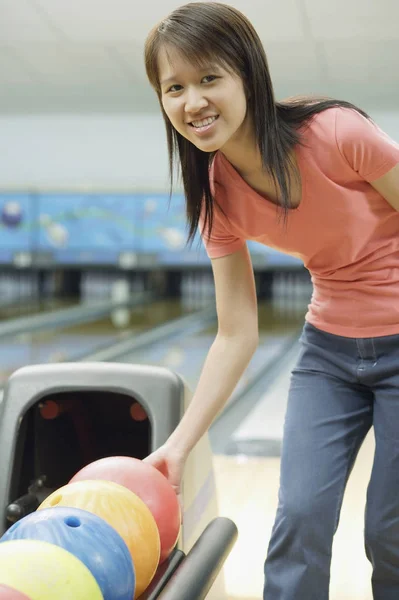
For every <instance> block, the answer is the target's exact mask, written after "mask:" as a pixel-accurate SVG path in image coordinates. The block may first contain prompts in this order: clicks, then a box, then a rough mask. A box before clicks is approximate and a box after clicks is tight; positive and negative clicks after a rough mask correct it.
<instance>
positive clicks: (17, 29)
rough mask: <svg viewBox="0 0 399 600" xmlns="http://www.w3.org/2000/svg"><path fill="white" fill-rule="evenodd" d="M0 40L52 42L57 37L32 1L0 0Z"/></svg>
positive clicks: (5, 42) (5, 41) (4, 42)
mask: <svg viewBox="0 0 399 600" xmlns="http://www.w3.org/2000/svg"><path fill="white" fill-rule="evenodd" d="M0 15H1V18H0V40H1V43H2V44H7V43H8V42H19V41H43V42H52V41H54V40H56V39H58V38H59V35H58V32H57V31H56V30H55V29H54V28H53V27H52V26H51V24H50V23H49V22H48V20H47V19H45V18H43V14H42V12H41V11H40V9H39V10H38V9H37V7H36V6H35V4H34V3H32V2H30V1H29V0H0Z"/></svg>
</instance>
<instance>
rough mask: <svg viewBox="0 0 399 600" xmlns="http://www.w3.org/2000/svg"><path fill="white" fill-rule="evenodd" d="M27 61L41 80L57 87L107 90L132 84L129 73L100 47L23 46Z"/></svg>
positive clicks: (110, 53)
mask: <svg viewBox="0 0 399 600" xmlns="http://www.w3.org/2000/svg"><path fill="white" fill-rule="evenodd" d="M16 52H20V53H21V55H22V56H24V59H25V60H26V61H27V62H28V64H30V65H31V66H32V67H33V68H34V69H35V70H36V71H37V72H38V73H40V76H41V79H42V80H43V81H46V82H48V83H52V84H54V85H61V86H63V87H68V86H69V85H71V86H75V85H82V86H91V85H93V84H96V83H100V84H101V85H102V86H103V87H105V86H106V85H110V84H122V83H123V82H125V81H128V78H127V76H126V73H125V72H124V70H123V68H122V67H121V66H120V65H119V63H117V62H115V60H114V57H113V55H112V51H108V49H107V47H104V46H100V45H98V44H95V45H94V44H64V43H55V44H25V45H24V46H23V47H22V46H19V47H18V49H16Z"/></svg>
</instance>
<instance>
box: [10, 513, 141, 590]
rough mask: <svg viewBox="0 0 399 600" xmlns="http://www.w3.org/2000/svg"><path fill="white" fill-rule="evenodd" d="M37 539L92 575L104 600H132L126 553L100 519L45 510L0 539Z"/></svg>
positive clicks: (132, 583)
mask: <svg viewBox="0 0 399 600" xmlns="http://www.w3.org/2000/svg"><path fill="white" fill-rule="evenodd" d="M10 540H41V541H43V542H49V543H50V544H54V545H56V546H60V547H61V548H64V549H65V550H67V551H68V552H70V553H71V554H73V555H75V556H76V557H77V558H78V559H79V560H80V561H81V562H82V563H84V564H85V565H86V566H87V568H88V569H89V570H90V571H91V572H92V574H93V576H94V577H95V579H96V580H97V583H98V585H99V587H100V589H101V592H102V594H103V596H104V600H132V598H133V596H134V593H135V587H136V578H135V572H134V565H133V561H132V557H131V555H130V552H129V550H128V548H127V546H126V544H125V542H124V540H123V539H122V538H121V537H120V535H119V533H117V532H116V531H115V529H114V528H113V527H111V526H110V525H109V524H108V523H106V522H105V521H104V520H103V519H101V518H100V517H98V516H97V515H94V514H92V513H90V512H88V511H86V510H81V509H78V508H69V507H55V508H47V509H44V510H40V511H37V512H34V513H32V514H30V515H28V516H26V517H24V518H23V519H21V520H20V521H17V523H15V524H14V525H13V526H12V527H10V529H9V530H8V531H6V533H5V534H4V535H3V537H2V538H1V539H0V543H1V542H8V541H10Z"/></svg>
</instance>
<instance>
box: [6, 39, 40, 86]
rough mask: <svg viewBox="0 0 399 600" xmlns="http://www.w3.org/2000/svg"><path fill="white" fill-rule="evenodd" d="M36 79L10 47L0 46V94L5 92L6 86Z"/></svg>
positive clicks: (29, 82) (33, 73) (28, 67)
mask: <svg viewBox="0 0 399 600" xmlns="http://www.w3.org/2000/svg"><path fill="white" fill-rule="evenodd" d="M37 79H38V78H37V74H36V73H35V72H34V71H33V70H32V68H31V67H30V66H29V65H28V64H27V63H26V61H25V60H24V59H23V58H21V57H20V56H18V55H16V53H15V51H14V50H13V49H12V48H7V47H6V46H0V87H1V94H0V95H2V94H4V93H5V92H6V89H5V88H6V86H12V85H18V84H32V83H34V82H35V81H37Z"/></svg>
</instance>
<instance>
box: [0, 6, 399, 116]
mask: <svg viewBox="0 0 399 600" xmlns="http://www.w3.org/2000/svg"><path fill="white" fill-rule="evenodd" d="M183 3H184V0H182V1H180V2H178V1H175V0H0V113H2V114H10V113H48V112H102V113H115V112H116V113H120V112H153V111H157V112H158V110H159V109H158V105H157V101H156V98H155V95H154V92H153V91H152V89H151V88H150V86H149V84H148V82H147V80H146V76H145V71H144V66H143V44H144V40H145V38H146V36H147V34H148V32H149V30H150V29H151V28H152V26H153V25H155V23H157V22H158V21H159V20H160V19H161V18H163V17H164V16H166V15H167V14H168V13H169V12H170V11H171V10H173V9H174V8H176V7H177V6H179V5H181V4H183ZM227 3H228V4H230V5H232V6H235V7H237V8H239V9H240V10H242V11H243V12H244V13H245V14H246V15H247V16H248V17H249V18H250V19H251V21H252V22H253V24H254V25H255V27H256V29H257V31H258V33H259V35H260V37H261V39H262V41H263V43H264V46H265V49H266V53H267V55H268V59H269V65H270V70H271V74H272V79H273V81H274V86H275V91H276V96H277V98H279V99H280V98H284V97H285V96H290V95H294V94H307V93H319V94H323V95H330V96H334V97H336V98H340V99H345V100H349V101H351V102H355V103H357V104H360V105H361V106H363V107H364V108H366V109H368V110H369V109H370V108H389V109H398V105H399V0H230V2H227Z"/></svg>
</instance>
